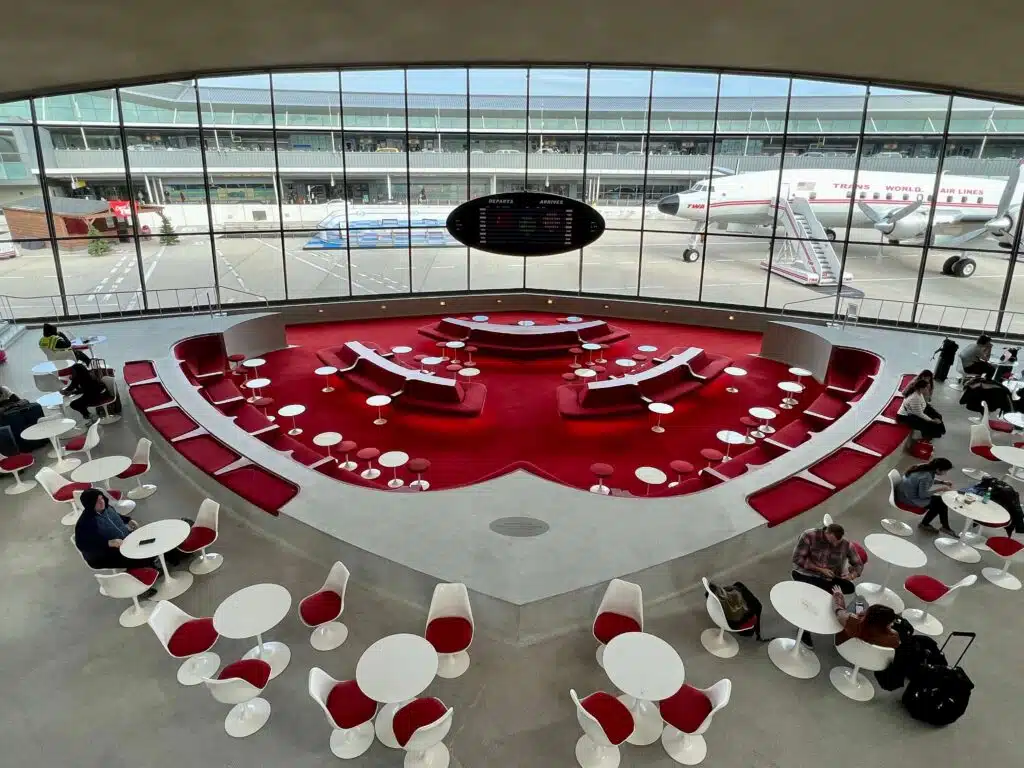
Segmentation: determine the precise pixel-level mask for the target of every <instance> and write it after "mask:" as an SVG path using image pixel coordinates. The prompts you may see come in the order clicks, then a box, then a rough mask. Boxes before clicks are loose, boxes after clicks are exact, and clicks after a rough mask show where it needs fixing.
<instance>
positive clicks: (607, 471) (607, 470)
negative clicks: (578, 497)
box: [590, 462, 615, 477]
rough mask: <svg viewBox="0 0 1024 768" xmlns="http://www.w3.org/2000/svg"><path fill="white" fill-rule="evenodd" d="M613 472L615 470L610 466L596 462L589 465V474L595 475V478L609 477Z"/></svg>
mask: <svg viewBox="0 0 1024 768" xmlns="http://www.w3.org/2000/svg"><path fill="white" fill-rule="evenodd" d="M614 471H615V469H614V468H613V467H612V465H611V464H604V463H602V462H597V463H596V464H591V465H590V472H591V474H593V475H596V476H597V477H611V474H612V472H614Z"/></svg>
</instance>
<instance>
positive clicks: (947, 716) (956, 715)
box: [903, 632, 976, 726]
mask: <svg viewBox="0 0 1024 768" xmlns="http://www.w3.org/2000/svg"><path fill="white" fill-rule="evenodd" d="M954 637H961V638H966V639H967V645H966V647H965V648H964V650H963V653H961V654H960V658H959V659H957V660H956V664H954V665H953V666H952V667H949V666H946V665H945V664H925V665H923V666H922V667H920V668H919V669H918V670H917V671H916V673H915V674H914V675H913V676H912V677H911V678H910V682H909V683H908V685H907V689H906V690H905V691H904V692H903V706H904V707H905V708H906V710H907V713H908V714H909V715H910V716H911V717H913V718H914V719H915V720H920V721H921V722H924V723H929V724H930V725H939V726H941V725H949V724H950V723H954V722H956V721H957V720H958V719H960V716H961V715H963V713H964V712H966V711H967V705H968V704H969V703H970V701H971V691H972V690H974V683H973V682H971V678H969V677H968V676H967V673H966V672H964V670H963V667H961V666H960V662H961V661H963V658H964V654H966V653H967V650H968V649H969V648H970V647H971V643H973V642H974V638H975V637H976V635H975V633H974V632H950V633H949V637H947V638H946V642H945V643H943V644H942V649H941V650H943V651H944V650H945V649H946V646H947V645H948V644H949V641H950V640H952V639H953V638H954Z"/></svg>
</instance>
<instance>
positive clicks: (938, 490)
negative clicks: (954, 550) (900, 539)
mask: <svg viewBox="0 0 1024 768" xmlns="http://www.w3.org/2000/svg"><path fill="white" fill-rule="evenodd" d="M951 469H953V462H951V461H950V460H949V459H945V458H943V457H941V456H936V457H935V458H933V459H932V460H931V461H929V462H927V463H926V464H915V465H914V466H912V467H911V468H910V469H908V470H907V471H906V473H905V474H904V475H903V479H902V480H901V481H900V484H899V485H897V486H896V494H895V496H896V501H897V502H899V503H900V504H904V505H906V506H910V507H917V508H918V509H924V510H926V511H925V513H924V517H923V518H921V522H920V524H919V525H918V528H924V529H925V530H927V531H934V530H935V529H934V528H932V520H934V519H935V518H936V517H938V518H939V524H940V525H941V526H942V528H941V531H942V533H944V534H946V535H947V536H952V537H954V538H956V536H957V534H956V533H954V532H953V531H952V530H951V529H950V527H949V509H948V508H947V507H946V504H945V502H944V501H943V500H942V498H941V497H942V494H944V493H945V492H946V491H951V490H953V484H952V483H951V482H949V481H948V480H946V479H944V476H945V475H946V473H947V472H949V471H950V470H951Z"/></svg>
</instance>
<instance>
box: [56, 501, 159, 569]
mask: <svg viewBox="0 0 1024 768" xmlns="http://www.w3.org/2000/svg"><path fill="white" fill-rule="evenodd" d="M81 501H82V514H81V515H80V516H79V518H78V522H76V523H75V546H76V547H78V551H79V552H81V553H82V557H84V558H85V562H87V563H88V564H89V567H90V568H143V567H147V566H148V567H151V568H157V569H159V565H158V563H157V561H156V560H152V561H148V560H132V559H129V558H127V557H125V556H124V555H122V554H121V553H120V552H119V551H118V550H119V549H120V547H121V543H122V541H124V538H125V537H126V536H127V535H128V534H129V533H131V532H132V531H134V530H135V529H136V528H138V527H139V524H138V523H136V522H135V521H134V520H132V519H131V518H130V517H128V516H127V515H121V514H119V513H118V512H117V510H116V509H114V506H113V505H112V504H111V502H110V499H109V498H107V495H106V494H105V493H103V491H101V490H99V489H98V488H89V489H87V490H85V491H82V497H81Z"/></svg>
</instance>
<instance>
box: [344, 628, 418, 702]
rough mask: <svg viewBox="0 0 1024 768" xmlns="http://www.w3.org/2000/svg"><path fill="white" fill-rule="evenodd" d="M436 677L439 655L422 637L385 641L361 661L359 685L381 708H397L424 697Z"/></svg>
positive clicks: (376, 643) (360, 659) (394, 638)
mask: <svg viewBox="0 0 1024 768" xmlns="http://www.w3.org/2000/svg"><path fill="white" fill-rule="evenodd" d="M436 674H437V651H435V650H434V647H433V646H432V645H431V644H430V643H428V642H427V641H426V640H424V639H423V638H422V637H420V636H419V635H410V634H399V635H389V636H387V637H382V638H381V639H380V640H378V641H377V642H375V643H374V644H373V645H371V646H370V647H369V648H367V649H366V650H365V651H363V655H362V656H360V657H359V662H358V663H357V664H356V682H357V683H358V684H359V688H360V690H362V692H363V693H365V694H366V695H367V696H369V697H370V698H371V699H373V700H374V701H379V702H380V703H381V704H397V703H399V702H402V701H407V700H408V699H412V698H415V697H416V696H418V695H419V694H420V693H422V692H423V691H424V690H425V689H426V687H427V686H428V685H430V683H431V681H432V680H433V679H434V676H435V675H436Z"/></svg>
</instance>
